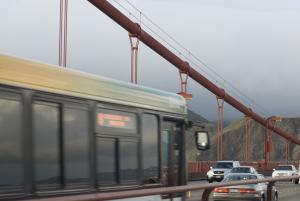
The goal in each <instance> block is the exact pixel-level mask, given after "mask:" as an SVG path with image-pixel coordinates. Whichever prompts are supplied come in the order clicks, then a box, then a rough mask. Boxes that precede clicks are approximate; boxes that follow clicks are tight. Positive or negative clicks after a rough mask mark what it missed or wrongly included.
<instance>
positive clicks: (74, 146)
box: [0, 54, 207, 200]
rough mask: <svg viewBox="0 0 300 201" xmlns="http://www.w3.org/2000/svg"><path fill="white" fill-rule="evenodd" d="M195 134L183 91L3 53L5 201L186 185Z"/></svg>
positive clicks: (0, 130)
mask: <svg viewBox="0 0 300 201" xmlns="http://www.w3.org/2000/svg"><path fill="white" fill-rule="evenodd" d="M187 129H188V124H187V109H186V102H185V100H184V99H183V98H182V97H181V96H179V95H177V94H173V93H168V92H164V91H160V90H156V89H152V88H148V87H143V86H137V85H133V84H130V83H126V82H121V81H116V80H113V79H109V78H104V77H100V76H95V75H91V74H87V73H83V72H79V71H75V70H70V69H65V68H61V67H58V66H54V65H49V64H43V63H39V62H36V61H31V60H27V59H22V58H16V57H13V56H7V55H3V54H0V200H1V199H2V200H9V199H28V198H30V199H31V198H37V199H39V198H45V197H51V196H58V195H59V196H65V195H75V194H84V193H93V192H114V191H122V190H129V189H130V190H132V189H143V188H154V187H162V186H163V187H165V186H178V185H185V184H186V182H187V178H186V161H185V135H186V130H187ZM199 136H200V135H199ZM199 139H200V140H199ZM201 139H202V138H201V136H200V137H199V138H197V143H198V145H199V146H200V149H201V148H203V149H206V148H205V147H206V146H207V145H206V144H203V143H202V142H201ZM205 139H206V138H205ZM201 145H203V146H202V147H201ZM153 199H154V198H153ZM155 199H156V198H155ZM161 199H166V200H170V198H168V195H166V196H162V197H161ZM127 200H129V199H127ZM138 200H142V199H138ZM147 200H151V199H149V197H148V198H147ZM156 200H157V199H156ZM178 200H181V198H178Z"/></svg>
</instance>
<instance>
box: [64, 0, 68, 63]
mask: <svg viewBox="0 0 300 201" xmlns="http://www.w3.org/2000/svg"><path fill="white" fill-rule="evenodd" d="M67 42H68V0H65V13H64V63H63V66H64V67H66V66H67V45H68V43H67Z"/></svg>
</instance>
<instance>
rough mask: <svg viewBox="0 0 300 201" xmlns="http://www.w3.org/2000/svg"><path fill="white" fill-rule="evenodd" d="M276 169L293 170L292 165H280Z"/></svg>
mask: <svg viewBox="0 0 300 201" xmlns="http://www.w3.org/2000/svg"><path fill="white" fill-rule="evenodd" d="M275 170H293V169H292V166H289V165H286V166H283V165H281V166H278V167H277V168H275Z"/></svg>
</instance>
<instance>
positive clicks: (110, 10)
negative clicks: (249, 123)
mask: <svg viewBox="0 0 300 201" xmlns="http://www.w3.org/2000/svg"><path fill="white" fill-rule="evenodd" d="M88 1H89V2H90V3H92V4H93V5H94V6H95V7H96V8H98V9H99V10H101V11H102V12H103V13H105V14H106V15H107V16H109V17H110V18H111V19H112V20H114V21H115V22H116V23H118V24H119V25H120V26H122V27H123V28H124V29H126V30H127V31H128V32H129V33H133V34H139V36H140V41H142V42H143V43H144V44H145V45H147V46H148V47H150V48H151V49H152V50H153V51H155V52H157V53H158V54H159V55H161V56H162V57H163V58H165V59H166V60H167V61H169V62H170V63H171V64H173V65H174V66H175V67H177V68H178V69H179V70H181V71H187V70H188V71H189V76H190V77H191V78H192V79H194V80H195V81H197V82H198V83H199V84H201V85H202V86H204V87H205V88H206V89H208V90H209V91H211V92H212V93H214V94H215V95H216V96H218V97H221V98H223V99H224V101H226V102H227V103H228V104H230V105H232V106H233V107H235V108H236V109H237V110H239V111H240V112H242V113H244V114H245V115H247V116H249V117H251V118H252V119H253V120H255V121H257V122H258V123H260V124H262V125H263V126H267V119H266V118H264V117H262V116H260V115H258V114H257V113H255V112H252V110H251V109H249V108H248V107H247V106H245V105H244V104H242V103H241V102H239V101H238V100H237V99H235V98H234V97H232V96H230V95H229V94H227V93H225V91H224V90H223V89H221V88H219V87H218V86H217V85H215V84H214V83H212V82H211V81H209V80H208V79H207V78H205V77H204V76H203V75H202V74H200V73H199V72H197V71H196V70H195V69H193V68H192V67H190V66H189V64H187V63H186V62H185V61H183V60H182V59H180V58H179V57H178V56H176V55H175V54H174V53H172V52H171V51H170V50H169V49H167V48H166V47H165V46H164V45H162V44H161V43H160V42H158V41H157V40H156V39H154V38H153V37H152V36H151V35H149V34H148V33H147V32H145V31H144V30H142V29H141V28H140V27H139V26H138V25H137V24H136V23H134V22H132V21H131V20H130V19H129V18H128V17H126V16H125V15H124V14H123V13H121V12H120V11H119V10H118V9H116V8H115V7H114V6H112V5H111V4H110V3H109V2H108V1H106V0H88ZM268 127H269V129H271V130H273V131H274V132H275V133H277V134H278V135H280V136H282V137H284V138H286V139H288V140H290V141H292V142H294V143H296V144H298V145H300V140H299V139H297V138H296V137H295V136H293V135H292V134H291V133H289V132H287V131H283V130H281V129H279V128H276V127H274V126H270V125H269V126H268Z"/></svg>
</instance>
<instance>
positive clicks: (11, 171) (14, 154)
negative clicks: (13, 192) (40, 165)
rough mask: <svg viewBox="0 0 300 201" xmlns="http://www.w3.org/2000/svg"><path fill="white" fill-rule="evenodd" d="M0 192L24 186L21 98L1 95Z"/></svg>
mask: <svg viewBox="0 0 300 201" xmlns="http://www.w3.org/2000/svg"><path fill="white" fill-rule="evenodd" d="M0 108H1V109H0V190H1V188H2V187H5V188H7V187H16V186H20V185H21V184H23V174H22V170H23V167H22V161H21V159H22V154H21V153H22V152H21V148H22V146H21V141H22V140H21V136H22V135H21V127H22V126H21V125H22V104H21V102H20V97H17V96H9V95H6V94H2V93H1V94H0Z"/></svg>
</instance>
